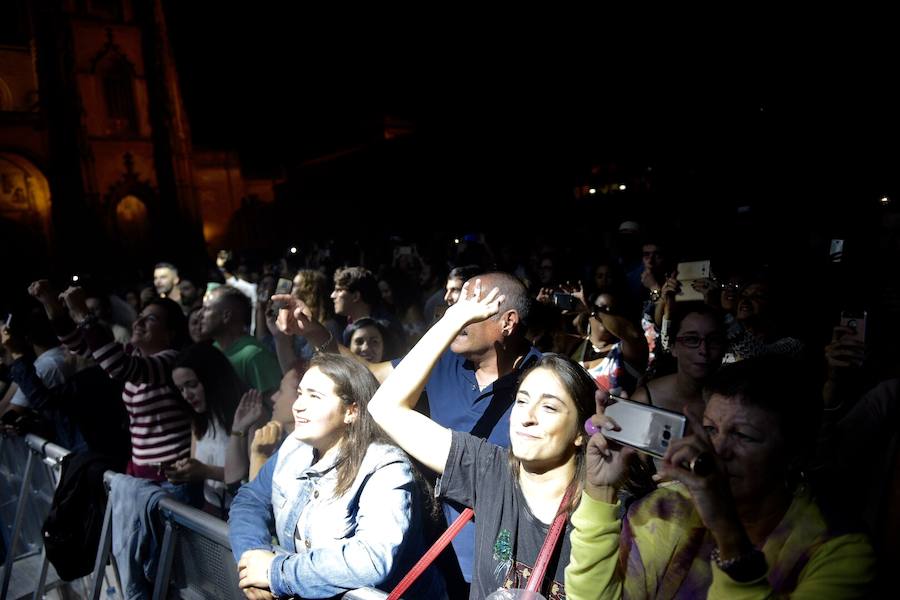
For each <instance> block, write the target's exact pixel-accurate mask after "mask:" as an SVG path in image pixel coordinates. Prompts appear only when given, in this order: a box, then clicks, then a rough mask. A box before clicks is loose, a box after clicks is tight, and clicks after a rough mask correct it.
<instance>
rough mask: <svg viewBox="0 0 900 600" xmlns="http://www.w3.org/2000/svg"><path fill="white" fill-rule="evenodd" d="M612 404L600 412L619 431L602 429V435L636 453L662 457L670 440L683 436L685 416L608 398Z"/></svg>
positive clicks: (616, 398)
mask: <svg viewBox="0 0 900 600" xmlns="http://www.w3.org/2000/svg"><path fill="white" fill-rule="evenodd" d="M611 398H612V399H613V400H615V402H614V403H613V404H610V405H609V406H607V407H606V408H605V409H604V413H605V414H606V416H608V417H611V418H612V419H613V420H614V421H615V422H616V423H617V424H618V425H619V427H620V428H621V429H620V430H619V431H609V430H606V429H604V430H603V436H604V437H607V438H609V439H611V440H615V441H617V442H619V443H621V444H625V445H626V446H631V447H632V448H634V449H635V450H638V451H639V452H643V453H645V454H649V455H651V456H655V457H657V458H662V457H663V456H664V455H665V453H666V450H667V449H668V448H669V444H670V443H671V442H672V441H673V440H677V439H680V438H682V437H684V432H685V429H686V428H687V417H685V416H684V415H680V414H678V413H676V412H672V411H670V410H665V409H663V408H657V407H656V406H650V405H649V404H641V403H640V402H633V401H631V400H626V399H625V398H619V397H617V396H611Z"/></svg>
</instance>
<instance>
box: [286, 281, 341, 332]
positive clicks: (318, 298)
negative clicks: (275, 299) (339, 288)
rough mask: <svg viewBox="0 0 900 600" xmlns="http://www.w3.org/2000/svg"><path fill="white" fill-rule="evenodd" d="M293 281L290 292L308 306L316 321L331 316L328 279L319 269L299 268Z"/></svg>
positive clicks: (322, 320) (325, 319)
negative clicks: (292, 287)
mask: <svg viewBox="0 0 900 600" xmlns="http://www.w3.org/2000/svg"><path fill="white" fill-rule="evenodd" d="M294 283H295V285H294V289H293V291H292V292H291V293H292V294H293V296H294V297H295V298H297V299H299V300H302V301H303V303H304V304H306V306H308V307H309V310H310V311H311V312H312V316H313V318H314V319H315V320H316V321H318V322H319V323H324V322H325V321H327V320H328V319H330V318H331V317H332V316H333V315H332V314H331V306H332V304H331V302H329V300H328V294H329V293H330V292H329V288H328V279H327V278H326V277H325V275H324V274H323V273H322V272H321V271H315V270H313V269H300V270H299V271H297V274H296V275H294Z"/></svg>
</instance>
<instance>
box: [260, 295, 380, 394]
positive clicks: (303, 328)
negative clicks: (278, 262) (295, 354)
mask: <svg viewBox="0 0 900 600" xmlns="http://www.w3.org/2000/svg"><path fill="white" fill-rule="evenodd" d="M272 301H273V302H280V303H281V305H282V308H281V310H279V311H278V320H277V321H276V324H277V325H278V329H279V330H280V331H281V332H282V333H284V334H286V335H288V336H293V335H302V336H303V337H305V338H306V339H307V341H308V342H309V343H310V344H312V345H313V346H314V347H315V348H316V349H317V350H321V351H323V352H336V353H340V354H341V355H342V356H346V357H348V358H352V359H353V360H355V361H356V362H358V363H359V364H361V365H362V366H364V367H366V368H367V369H369V371H371V372H372V375H374V376H375V379H377V380H378V383H384V381H385V380H386V379H387V378H388V376H389V375H390V374H391V373H392V372H393V371H394V366H393V365H392V364H391V362H390V361H385V362H380V363H370V362H369V361H367V360H365V359H364V358H361V357H359V356H357V355H355V354H353V352H351V351H350V348H347V347H346V346H344V345H342V344H341V343H340V341H338V340H337V339H335V337H334V335H333V334H332V333H331V332H330V331H328V329H327V328H326V327H325V326H324V325H322V324H321V323H319V322H318V321H316V320H315V319H314V318H313V317H312V312H311V311H310V310H309V308H308V307H307V306H306V304H304V303H303V301H302V300H298V299H297V298H294V297H293V296H291V295H290V294H276V295H274V296H272Z"/></svg>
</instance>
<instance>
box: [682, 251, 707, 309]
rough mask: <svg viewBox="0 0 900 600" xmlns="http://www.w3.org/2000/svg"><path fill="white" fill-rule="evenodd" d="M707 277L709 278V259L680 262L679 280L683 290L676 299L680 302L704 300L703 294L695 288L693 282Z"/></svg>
mask: <svg viewBox="0 0 900 600" xmlns="http://www.w3.org/2000/svg"><path fill="white" fill-rule="evenodd" d="M707 278H709V261H708V260H695V261H692V262H683V263H678V281H679V282H680V283H681V291H680V292H678V295H676V296H675V300H676V301H678V302H684V301H688V300H703V294H702V293H700V292H698V291H697V290H695V289H694V288H693V287H692V286H691V284H692V283H693V282H694V280H696V279H707Z"/></svg>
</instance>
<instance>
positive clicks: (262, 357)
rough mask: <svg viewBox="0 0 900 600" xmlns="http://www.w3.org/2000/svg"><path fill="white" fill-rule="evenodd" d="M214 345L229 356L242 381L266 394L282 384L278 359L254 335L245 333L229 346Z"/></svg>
mask: <svg viewBox="0 0 900 600" xmlns="http://www.w3.org/2000/svg"><path fill="white" fill-rule="evenodd" d="M214 345H215V347H216V348H218V349H219V350H221V351H222V354H224V355H225V356H226V357H227V358H228V360H229V362H231V366H232V367H234V370H235V371H237V374H238V377H240V378H241V381H243V382H244V383H246V384H247V385H248V386H250V387H251V388H253V389H255V390H259V391H260V392H262V393H263V395H264V396H268V394H270V393H272V392H274V391H275V390H276V389H278V386H279V385H281V367H280V366H279V365H278V359H277V358H275V355H274V354H272V353H271V352H269V351H268V350H266V349H265V348H264V347H263V346H262V345H260V343H259V342H257V341H256V339H255V338H253V337H252V336H249V335H245V336H243V337H241V338H239V339H238V340H237V341H236V342H235V343H233V344H232V345H231V346H229V347H228V348H222V347H221V346H220V345H219V344H218V343H216V344H214Z"/></svg>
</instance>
